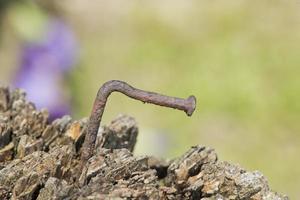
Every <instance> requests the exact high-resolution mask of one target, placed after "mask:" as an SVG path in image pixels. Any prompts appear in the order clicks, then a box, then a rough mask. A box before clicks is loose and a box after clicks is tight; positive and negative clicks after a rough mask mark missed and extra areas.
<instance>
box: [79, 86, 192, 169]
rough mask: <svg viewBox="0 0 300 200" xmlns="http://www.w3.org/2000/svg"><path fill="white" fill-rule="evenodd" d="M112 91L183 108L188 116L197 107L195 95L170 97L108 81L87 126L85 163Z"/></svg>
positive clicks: (166, 105)
mask: <svg viewBox="0 0 300 200" xmlns="http://www.w3.org/2000/svg"><path fill="white" fill-rule="evenodd" d="M112 92H120V93H123V94H125V95H126V96H128V97H131V98H133V99H136V100H140V101H142V102H144V103H152V104H156V105H159V106H165V107H170V108H174V109H178V110H183V111H184V112H185V113H186V114H187V115H188V116H191V115H192V114H193V112H194V110H195V108H196V98H195V97H194V96H190V97H188V98H187V99H182V98H176V97H170V96H166V95H161V94H157V93H154V92H147V91H144V90H140V89H137V88H134V87H132V86H130V85H129V84H127V83H125V82H123V81H118V80H112V81H108V82H106V83H104V84H103V85H102V87H101V88H100V89H99V91H98V93H97V96H96V99H95V102H94V106H93V109H92V113H91V116H90V120H89V123H88V127H87V134H86V136H85V140H84V143H83V147H82V154H81V160H82V162H83V163H85V162H86V161H87V160H88V159H89V158H90V157H91V156H92V154H93V151H94V146H95V142H96V137H97V133H98V129H99V126H100V123H101V118H102V115H103V112H104V108H105V104H106V101H107V98H108V97H109V95H110V94H111V93H112Z"/></svg>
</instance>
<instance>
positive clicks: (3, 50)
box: [0, 0, 300, 199]
mask: <svg viewBox="0 0 300 200" xmlns="http://www.w3.org/2000/svg"><path fill="white" fill-rule="evenodd" d="M36 2H37V5H38V6H39V7H41V9H45V10H47V9H49V10H51V9H52V10H53V8H52V7H51V5H52V3H49V5H50V6H49V5H48V4H47V3H45V2H48V1H36ZM54 2H55V4H56V5H55V6H56V8H59V9H55V11H57V10H58V11H57V12H59V13H60V14H61V15H63V17H64V19H65V20H66V21H67V22H68V24H70V25H71V26H72V28H73V29H74V31H75V34H76V36H77V38H78V40H79V44H80V52H81V53H80V64H79V66H78V67H77V68H75V69H74V70H73V71H72V73H71V75H70V76H69V77H67V85H68V87H69V88H70V91H71V97H72V101H73V109H74V114H73V115H74V117H75V118H81V117H85V116H88V115H89V112H90V110H91V106H92V102H93V99H94V97H95V95H96V92H97V90H98V88H99V87H100V85H101V84H102V83H104V82H105V81H107V80H111V79H120V80H124V81H126V82H128V83H130V84H132V85H133V86H136V87H138V88H141V89H146V90H151V91H156V92H160V93H163V94H167V95H172V96H179V97H183V98H185V97H188V96H189V95H191V94H194V95H195V96H196V97H197V101H198V102H197V103H198V104H197V110H196V111H195V113H194V115H193V116H192V117H191V118H188V117H186V116H185V114H184V113H183V112H179V111H173V110H170V109H166V108H160V107H157V106H153V105H144V104H142V103H140V102H136V101H134V100H131V99H128V98H127V97H125V96H124V95H121V94H113V95H112V96H111V97H110V100H109V102H108V105H107V108H106V112H105V114H104V119H103V123H102V124H108V123H109V122H110V121H111V120H112V119H113V118H114V117H116V115H117V114H119V113H126V114H129V115H131V116H134V117H135V118H136V120H137V121H138V124H139V129H140V134H139V138H138V144H137V148H136V154H148V155H149V154H150V155H156V156H160V157H165V158H166V157H168V158H173V157H175V156H179V155H181V154H183V153H184V152H185V151H186V150H187V149H188V148H189V147H190V146H192V145H196V144H202V145H205V146H210V147H213V148H215V149H216V151H217V152H218V155H219V159H220V160H226V161H229V162H233V163H238V164H240V165H241V166H243V167H245V168H246V169H248V170H259V171H261V172H262V173H263V174H264V175H265V176H266V177H267V178H268V180H269V183H270V186H271V188H272V189H274V190H276V191H278V192H281V193H286V194H287V195H289V196H290V197H291V199H297V197H298V198H299V196H300V190H299V186H300V170H299V168H298V167H299V164H300V160H299V154H300V122H299V121H300V79H299V75H300V67H299V65H300V1H297V0H290V1H284V0H274V1H267V0H260V1H258V0H253V1H245V0H244V1H243V0H242V1H234V0H229V1H217V0H214V1H208V0H204V1H197V0H191V1H181V0H172V1H171V0H166V1H158V0H154V1H153V0H152V1H121V0H119V1H100V0H95V1H89V3H86V1H83V0H74V1H72V2H70V1H54ZM53 4H54V3H53ZM6 12H8V11H6ZM1 14H3V16H2V15H1V17H2V18H3V19H4V20H3V23H2V29H1V33H0V34H1V42H0V80H1V82H2V83H3V82H4V83H6V84H9V83H10V80H11V78H12V77H13V74H14V72H15V70H16V67H15V66H16V65H17V56H18V43H19V41H18V38H17V37H16V36H15V35H14V34H11V33H12V32H13V30H12V29H11V28H10V23H9V17H7V16H8V15H5V13H3V12H2V13H1ZM24 20H26V19H24Z"/></svg>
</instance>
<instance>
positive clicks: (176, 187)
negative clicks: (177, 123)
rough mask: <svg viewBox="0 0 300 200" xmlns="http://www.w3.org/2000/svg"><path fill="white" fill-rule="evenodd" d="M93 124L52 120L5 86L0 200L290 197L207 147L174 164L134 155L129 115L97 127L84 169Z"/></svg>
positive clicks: (0, 110) (0, 115)
mask: <svg viewBox="0 0 300 200" xmlns="http://www.w3.org/2000/svg"><path fill="white" fill-rule="evenodd" d="M87 121H88V120H87V119H86V118H85V119H81V120H72V118H71V117H70V116H64V117H62V118H60V119H57V120H55V121H53V122H52V123H49V122H48V114H47V111H45V110H42V111H38V110H36V109H35V107H34V104H32V103H30V102H28V101H26V99H25V93H24V92H22V91H20V90H15V91H9V90H8V88H5V87H0V199H3V200H5V199H24V200H29V199H38V200H47V199H55V200H63V199H69V200H73V199H81V200H85V199H202V200H209V199H211V200H213V199H218V200H227V199H237V200H246V199H250V200H285V199H288V197H286V196H284V195H280V194H277V193H275V192H273V191H272V190H271V189H270V188H269V186H268V182H267V179H266V178H265V177H264V176H263V175H262V174H261V173H260V172H258V171H254V172H249V171H246V170H245V169H243V168H241V167H239V166H236V165H233V164H230V163H228V162H225V161H219V160H218V158H217V154H216V152H215V151H214V150H213V149H211V148H208V147H203V146H200V145H199V146H194V147H191V148H190V149H189V150H188V151H187V152H186V153H185V154H183V155H182V156H181V157H179V158H177V159H174V160H173V161H170V162H167V161H164V160H160V159H157V158H154V157H149V156H134V155H133V153H132V152H133V150H134V146H135V143H136V138H137V135H138V128H137V124H136V122H135V120H134V119H133V118H132V117H129V116H125V115H120V116H119V117H117V118H116V119H115V120H113V121H112V122H111V124H109V125H108V126H104V127H102V128H101V129H100V130H99V133H98V137H97V143H96V151H95V152H94V155H93V156H92V157H91V158H90V159H89V161H88V162H87V164H86V166H84V168H83V170H81V168H80V166H79V158H80V154H81V146H82V143H83V140H84V137H85V132H86V125H87Z"/></svg>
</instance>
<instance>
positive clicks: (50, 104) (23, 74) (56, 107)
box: [14, 19, 78, 120]
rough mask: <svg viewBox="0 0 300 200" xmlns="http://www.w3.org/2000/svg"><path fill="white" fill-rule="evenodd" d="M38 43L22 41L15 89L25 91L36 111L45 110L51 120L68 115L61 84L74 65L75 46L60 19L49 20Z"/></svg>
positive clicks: (73, 38)
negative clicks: (47, 111) (18, 88)
mask: <svg viewBox="0 0 300 200" xmlns="http://www.w3.org/2000/svg"><path fill="white" fill-rule="evenodd" d="M48 23H49V24H48V26H47V30H45V31H44V35H43V37H42V39H41V40H37V41H30V42H28V41H26V42H24V44H23V46H22V50H21V53H22V55H21V62H20V67H19V71H18V72H17V75H16V79H15V82H14V83H15V86H16V87H20V88H23V89H25V90H26V91H27V94H28V99H29V100H30V101H33V102H34V103H35V104H36V106H37V108H38V109H40V108H47V109H48V110H49V114H50V120H51V119H55V118H57V117H61V116H63V115H65V114H69V113H70V102H69V101H68V99H67V97H66V95H65V94H64V90H63V89H62V82H63V78H64V75H65V74H66V73H67V72H68V71H69V70H70V69H72V67H73V66H75V63H76V58H77V50H78V48H77V44H76V40H75V37H74V35H73V33H72V31H71V30H70V28H69V27H68V26H67V25H66V24H65V23H64V22H62V21H60V20H59V19H50V20H49V22H48Z"/></svg>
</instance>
